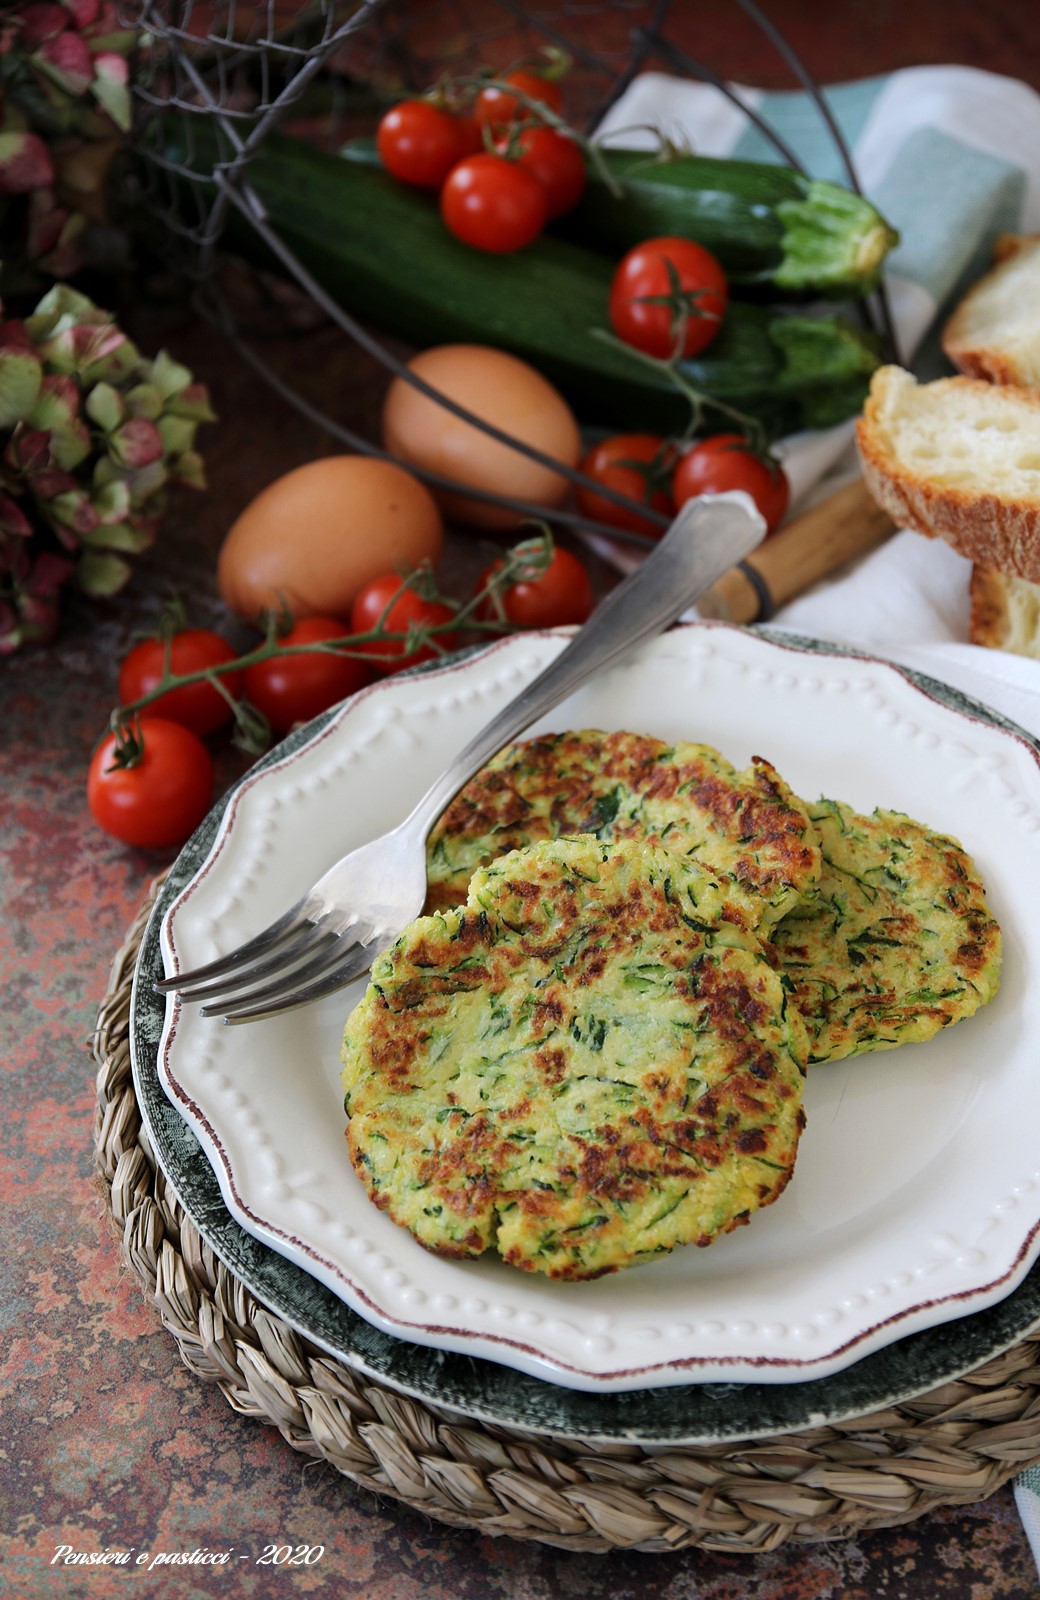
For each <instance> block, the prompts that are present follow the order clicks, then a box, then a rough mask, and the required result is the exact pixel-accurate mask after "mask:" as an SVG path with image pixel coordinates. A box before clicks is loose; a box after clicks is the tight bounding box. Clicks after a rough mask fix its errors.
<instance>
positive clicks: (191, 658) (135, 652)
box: [119, 628, 242, 733]
mask: <svg viewBox="0 0 1040 1600" xmlns="http://www.w3.org/2000/svg"><path fill="white" fill-rule="evenodd" d="M165 657H166V646H165V643H164V641H163V640H162V639H142V640H141V643H140V644H137V645H135V646H134V648H133V649H132V650H131V651H130V653H129V655H127V656H125V657H124V659H123V664H122V666H121V667H120V668H119V699H120V703H121V704H122V705H124V706H126V705H130V704H131V703H132V702H133V701H135V700H140V699H141V698H142V697H143V696H144V695H146V694H150V693H151V692H152V690H153V689H155V688H157V687H158V685H159V684H160V682H161V681H162V675H163V663H164V661H165ZM234 659H235V652H234V650H232V648H231V646H230V645H229V644H228V642H227V640H226V639H222V638H221V636H220V634H219V633H213V632H211V631H210V629H209V628H184V629H182V630H181V631H180V632H179V633H175V634H174V635H173V636H172V638H171V639H170V670H171V671H172V672H176V673H181V674H185V675H186V674H188V673H190V672H201V671H203V670H204V669H205V668H207V667H221V666H225V665H226V664H227V663H228V662H229V661H234ZM220 681H221V683H223V684H224V686H225V688H226V689H227V691H228V693H229V694H230V695H232V696H237V695H238V692H239V689H240V687H241V683H242V675H241V673H238V672H223V673H221V675H220ZM145 709H146V713H147V715H148V716H150V717H165V718H166V719H167V721H169V722H179V723H181V724H182V725H183V726H184V727H185V728H190V729H191V730H192V732H193V733H214V732H215V731H216V730H217V728H222V727H223V726H224V724H225V723H226V722H229V721H230V720H231V716H232V711H231V707H230V706H229V705H228V702H227V700H226V699H225V698H224V696H223V695H222V694H221V692H220V690H219V689H216V688H214V686H213V684H212V683H206V682H203V681H201V680H200V681H199V682H198V683H186V684H184V685H182V687H181V688H179V689H168V690H167V691H166V693H165V694H162V695H160V696H159V698H158V699H157V700H153V701H152V702H151V703H150V704H149V705H148V706H147V707H146V708H145Z"/></svg>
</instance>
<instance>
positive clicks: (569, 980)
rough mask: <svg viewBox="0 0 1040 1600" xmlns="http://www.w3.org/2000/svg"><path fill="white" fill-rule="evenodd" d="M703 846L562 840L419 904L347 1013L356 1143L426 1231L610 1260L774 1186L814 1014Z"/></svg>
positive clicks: (747, 1212)
mask: <svg viewBox="0 0 1040 1600" xmlns="http://www.w3.org/2000/svg"><path fill="white" fill-rule="evenodd" d="M725 912H726V901H725V898H724V894H723V892H722V890H721V889H720V886H719V884H718V882H717V881H716V880H715V878H714V877H713V876H712V875H711V874H710V873H709V872H707V871H705V870H704V869H703V868H701V867H699V866H698V865H697V864H696V863H695V862H692V861H684V860H682V859H681V858H678V857H675V856H673V855H671V854H670V853H669V852H667V851H665V850H662V849H659V848H655V847H653V846H650V845H646V844H639V843H635V842H632V841H628V840H625V841H620V842H615V843H605V842H602V841H600V840H597V839H594V838H592V837H590V836H585V837H582V838H561V839H554V840H548V841H543V842H541V843H539V844H536V845H534V846H532V847H530V848H528V849H523V850H517V851H514V852H512V853H510V854H508V855H505V856H502V857H500V858H499V859H497V860H496V861H494V862H493V863H492V864H491V865H489V866H487V867H484V868H481V869H480V870H478V871H477V872H476V873H475V875H474V877H473V880H472V882H471V884H470V889H469V897H468V900H467V902H466V904H465V906H463V907H457V908H453V909H450V910H445V911H441V912H438V913H436V914H434V915H432V916H425V917H420V918H419V919H418V920H417V921H416V922H414V923H412V924H411V926H410V927H409V928H408V929H406V930H405V932H404V933H403V934H402V935H401V937H400V938H399V939H398V940H397V941H396V943H395V944H394V945H392V946H391V947H390V948H389V949H388V950H386V951H384V952H383V954H382V955H380V956H379V957H378V958H377V960H376V962H375V964H374V966H373V968H372V975H371V982H370V984H369V987H368V990H367V992H366V994H365V996H364V999H363V1000H362V1001H361V1002H360V1004H359V1005H358V1006H357V1007H356V1008H355V1010H354V1011H353V1013H352V1014H351V1016H350V1018H349V1019H348V1021H347V1026H346V1031H345V1036H344V1042H343V1052H342V1056H343V1063H344V1069H343V1087H344V1090H345V1096H346V1101H345V1103H346V1109H347V1114H348V1117H349V1119H350V1120H349V1125H348V1128H347V1143H348V1148H349V1151H350V1158H351V1161H352V1163H353V1165H354V1168H355V1170H356V1172H357V1174H358V1176H359V1177H360V1179H361V1181H362V1183H363V1184H364V1185H365V1188H366V1189H367V1191H368V1194H369V1197H370V1198H371V1199H372V1200H373V1201H374V1203H375V1204H376V1205H377V1206H378V1207H380V1209H382V1210H384V1211H385V1212H386V1213H387V1215H388V1216H389V1217H391V1218H392V1219H393V1221H394V1222H396V1223H398V1224H400V1225H401V1226H402V1227H404V1228H407V1229H408V1230H409V1231H410V1232H411V1233H412V1234H413V1235H414V1236H415V1238H416V1239H417V1240H418V1241H419V1243H420V1244H422V1245H424V1246H426V1247H427V1248H428V1249H429V1250H432V1251H435V1252H437V1253H438V1254H441V1255H446V1256H451V1257H456V1258H460V1259H462V1258H468V1257H474V1256H480V1255H482V1254H483V1253H484V1252H485V1251H488V1250H497V1251H498V1252H499V1254H500V1255H501V1256H502V1257H503V1258H504V1260H505V1261H506V1262H507V1263H509V1264H510V1265H511V1266H514V1267H518V1268H521V1269H523V1270H525V1271H529V1272H542V1273H545V1274H547V1275H548V1276H549V1277H550V1278H557V1279H578V1278H596V1277H600V1276H601V1275H602V1274H604V1273H608V1272H614V1271H616V1270H617V1269H618V1268H621V1267H626V1266H630V1265H632V1264H634V1263H637V1262H642V1261H647V1260H651V1259H653V1258H654V1257H656V1256H659V1255H662V1254H664V1253H665V1252H667V1251H669V1250H671V1249H673V1248H674V1247H675V1246H676V1245H680V1244H690V1243H692V1244H697V1245H708V1244H710V1243H711V1241H712V1240H713V1239H715V1238H717V1237H718V1236H719V1235H720V1234H724V1233H727V1232H729V1231H730V1230H731V1229H733V1228H735V1227H737V1226H739V1225H740V1224H742V1223H745V1222H747V1220H748V1218H749V1217H750V1216H751V1214H752V1213H753V1212H754V1211H756V1210H758V1209H759V1208H760V1207H762V1206H766V1205H769V1204H771V1203H772V1201H774V1200H776V1198H777V1197H778V1196H779V1195H780V1194H781V1193H782V1191H783V1189H784V1188H785V1186H786V1184H787V1181H788V1179H789V1178H790V1176H791V1172H792V1169H793V1167H794V1161H795V1154H796V1152H797V1149H798V1140H799V1137H800V1135H801V1131H802V1127H803V1124H804V1114H803V1110H802V1089H803V1083H804V1075H805V1055H806V1036H805V1028H804V1024H803V1023H802V1021H801V1018H800V1017H799V1015H798V1013H797V1011H796V1009H795V1007H794V1006H793V1005H790V1004H789V1003H788V997H787V995H786V993H785V991H784V986H783V984H782V982H781V979H780V977H779V975H778V974H777V973H776V972H775V971H774V969H773V967H772V966H771V964H770V962H769V960H768V958H767V956H766V954H765V952H764V950H763V947H762V945H761V944H760V942H759V941H758V939H757V938H756V937H755V935H754V934H753V933H751V932H749V931H748V930H747V929H746V928H745V927H744V926H743V925H741V924H739V923H737V922H734V921H732V920H730V919H729V918H728V917H727V916H726V915H725Z"/></svg>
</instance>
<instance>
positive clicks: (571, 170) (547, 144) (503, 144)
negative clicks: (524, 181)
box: [497, 127, 585, 217]
mask: <svg viewBox="0 0 1040 1600" xmlns="http://www.w3.org/2000/svg"><path fill="white" fill-rule="evenodd" d="M497 148H499V149H500V150H509V151H510V153H512V154H515V158H516V160H517V161H518V162H519V164H520V166H522V167H526V169H527V171H528V172H530V173H532V174H533V176H534V177H536V178H537V179H538V182H539V183H540V184H541V186H542V189H543V191H544V193H545V203H546V207H547V209H548V212H549V215H550V217H562V216H563V214H564V212H565V211H570V210H571V208H572V206H576V205H577V203H578V201H579V200H580V199H581V197H582V194H583V193H584V191H585V156H584V154H583V153H582V148H581V146H580V144H578V143H577V142H576V141H575V140H574V139H570V138H568V136H567V134H565V133H557V131H556V129H555V128H538V127H534V128H522V129H521V131H520V133H519V134H518V135H517V137H516V139H515V141H511V140H510V139H508V138H506V139H502V140H500V141H499V142H498V146H497Z"/></svg>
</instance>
